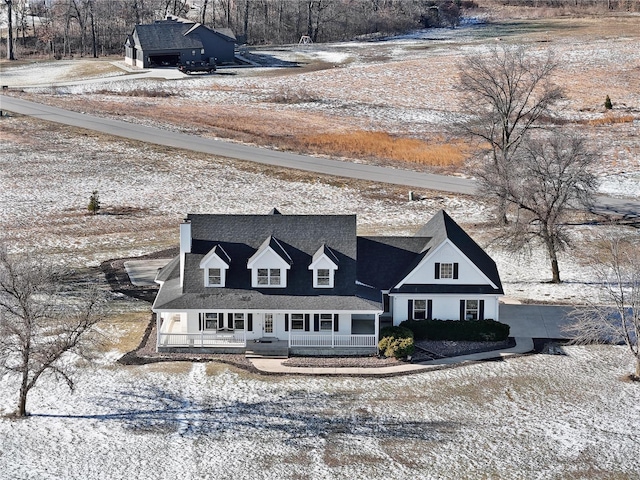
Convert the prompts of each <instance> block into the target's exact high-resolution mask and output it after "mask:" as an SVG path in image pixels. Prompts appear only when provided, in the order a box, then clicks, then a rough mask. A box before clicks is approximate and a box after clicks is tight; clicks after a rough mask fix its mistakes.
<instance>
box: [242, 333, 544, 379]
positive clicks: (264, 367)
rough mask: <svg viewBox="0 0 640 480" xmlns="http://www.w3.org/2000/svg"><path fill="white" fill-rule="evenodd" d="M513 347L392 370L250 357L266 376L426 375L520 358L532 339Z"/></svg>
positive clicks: (397, 366)
mask: <svg viewBox="0 0 640 480" xmlns="http://www.w3.org/2000/svg"><path fill="white" fill-rule="evenodd" d="M515 341H516V346H515V347H511V348H506V349H503V350H493V351H491V352H481V353H472V354H470V355H461V356H459V357H450V358H442V359H438V360H430V361H428V362H422V363H405V364H400V365H393V366H391V367H379V368H354V367H321V368H311V367H287V366H286V365H283V364H282V362H283V361H284V360H282V359H273V358H250V359H249V360H250V361H251V363H252V364H253V366H254V367H255V368H256V369H258V370H260V371H261V372H266V373H276V374H297V375H356V376H361V377H362V376H373V377H375V376H386V375H399V374H400V375H401V374H407V373H417V372H428V371H431V370H440V369H442V368H443V367H446V366H452V365H457V364H463V363H468V362H480V361H483V360H492V359H496V358H508V357H510V356H514V355H522V354H525V353H528V352H531V351H532V350H533V340H532V339H531V338H520V337H518V338H515Z"/></svg>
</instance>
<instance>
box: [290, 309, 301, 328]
mask: <svg viewBox="0 0 640 480" xmlns="http://www.w3.org/2000/svg"><path fill="white" fill-rule="evenodd" d="M291 330H304V315H303V314H302V313H292V314H291Z"/></svg>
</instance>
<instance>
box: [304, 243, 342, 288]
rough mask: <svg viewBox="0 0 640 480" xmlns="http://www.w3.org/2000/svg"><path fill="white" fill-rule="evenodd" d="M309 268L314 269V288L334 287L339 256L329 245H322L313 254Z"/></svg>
mask: <svg viewBox="0 0 640 480" xmlns="http://www.w3.org/2000/svg"><path fill="white" fill-rule="evenodd" d="M309 270H312V271H313V288H333V286H334V283H335V281H334V277H335V274H336V270H338V258H337V257H336V254H335V253H334V252H333V251H332V250H331V249H330V248H329V247H327V246H326V245H322V246H321V247H320V248H319V249H318V250H317V251H316V253H315V254H314V255H313V261H312V262H311V265H309Z"/></svg>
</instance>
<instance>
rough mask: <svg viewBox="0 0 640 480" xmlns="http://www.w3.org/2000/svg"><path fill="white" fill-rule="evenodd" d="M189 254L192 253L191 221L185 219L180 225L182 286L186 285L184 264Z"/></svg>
mask: <svg viewBox="0 0 640 480" xmlns="http://www.w3.org/2000/svg"><path fill="white" fill-rule="evenodd" d="M187 253H191V220H189V219H187V218H185V219H184V221H183V222H182V223H181V224H180V286H181V287H182V286H183V284H184V263H185V257H186V254H187Z"/></svg>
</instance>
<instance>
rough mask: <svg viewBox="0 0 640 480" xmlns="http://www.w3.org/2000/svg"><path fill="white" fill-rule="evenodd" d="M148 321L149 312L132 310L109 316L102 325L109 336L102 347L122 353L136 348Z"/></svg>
mask: <svg viewBox="0 0 640 480" xmlns="http://www.w3.org/2000/svg"><path fill="white" fill-rule="evenodd" d="M148 323H149V313H148V312H131V313H123V314H119V315H115V316H110V317H107V318H106V319H105V320H104V321H103V322H102V325H101V328H102V330H103V331H104V332H105V335H106V337H107V341H106V342H105V343H104V344H103V345H102V349H103V350H104V351H110V350H117V351H119V352H122V353H126V352H130V351H132V350H135V349H136V348H137V347H138V344H139V343H140V340H141V339H142V335H143V334H144V330H145V328H147V325H148Z"/></svg>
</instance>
